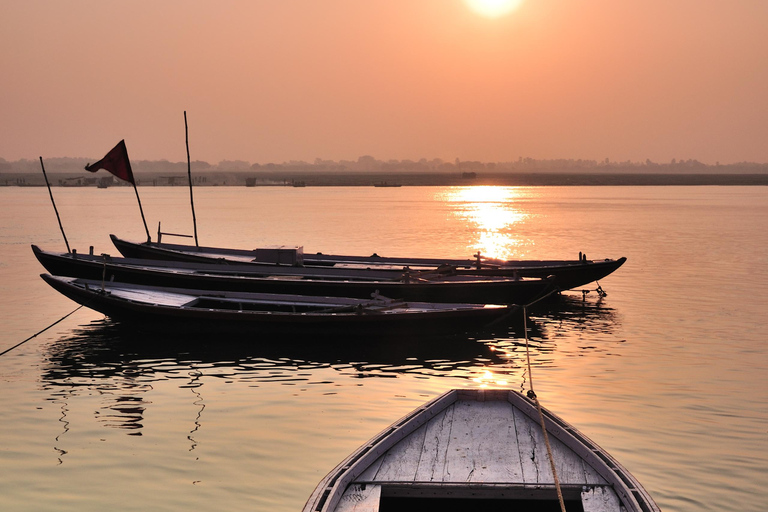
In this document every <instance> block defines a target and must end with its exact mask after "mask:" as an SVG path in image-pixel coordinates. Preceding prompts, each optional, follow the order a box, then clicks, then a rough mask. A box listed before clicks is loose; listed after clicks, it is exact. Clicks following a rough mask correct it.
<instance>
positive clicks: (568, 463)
mask: <svg viewBox="0 0 768 512" xmlns="http://www.w3.org/2000/svg"><path fill="white" fill-rule="evenodd" d="M544 421H545V424H546V428H547V433H548V434H549V438H550V443H551V445H552V450H553V453H554V459H555V463H556V467H557V472H558V477H559V480H560V483H561V487H562V491H563V496H564V499H565V501H566V506H567V507H568V508H569V509H576V510H578V509H583V510H584V511H586V512H598V511H599V512H657V511H659V508H658V506H657V505H656V504H655V503H654V501H653V499H652V498H651V497H650V495H649V494H648V493H647V492H646V491H645V490H644V489H643V487H642V486H641V485H640V483H639V482H638V481H637V480H636V479H635V478H634V477H633V476H632V475H631V474H630V473H629V472H628V471H627V470H626V469H624V468H623V467H622V466H621V464H619V463H618V462H617V461H616V460H615V459H614V458H613V457H611V456H610V455H609V454H608V453H606V452H605V451H604V450H603V449H601V448H600V447H599V446H597V445H596V444H595V443H594V442H592V441H590V440H589V439H588V438H587V437H586V436H584V435H583V434H581V433H580V432H579V431H577V430H576V429H575V428H574V427H572V426H571V425H569V424H568V423H566V422H565V421H563V420H561V419H560V418H558V417H557V416H555V415H554V414H552V413H550V412H548V411H546V410H545V411H544ZM448 500H450V501H448ZM459 501H461V502H464V503H463V505H464V508H463V509H469V508H470V506H471V507H472V508H479V509H481V510H484V511H496V510H517V511H520V510H523V511H526V510H559V506H557V505H555V508H552V504H553V503H556V502H557V494H556V488H555V484H554V478H553V475H552V471H551V470H550V466H549V461H548V458H547V452H546V448H545V443H544V439H543V434H542V431H541V426H540V422H539V416H538V412H537V410H536V407H535V405H534V404H533V403H532V402H531V401H530V400H528V399H527V398H525V397H523V396H522V395H520V394H519V393H517V392H514V391H508V390H452V391H449V392H447V393H445V394H444V395H442V396H440V397H438V398H436V399H435V400H433V401H431V402H429V403H427V404H426V405H424V406H422V407H420V408H418V409H416V410H415V411H413V412H411V413H410V414H408V415H407V416H405V417H404V418H402V419H400V420H399V421H397V422H396V423H394V424H393V425H392V426H390V427H388V428H387V429H385V430H384V431H383V432H381V433H380V434H379V435H377V436H376V437H374V438H373V439H372V440H371V441H369V442H368V443H366V444H364V445H363V446H362V447H360V448H359V449H358V450H356V451H355V452H354V453H352V455H350V456H349V457H347V458H346V459H345V460H344V461H342V462H341V463H340V464H339V465H338V466H337V467H336V468H335V469H334V470H333V471H331V472H330V473H329V474H328V475H327V476H326V477H325V478H324V479H323V480H322V481H321V482H320V484H319V485H318V486H317V488H316V489H315V491H314V492H313V493H312V495H311V496H310V498H309V500H308V501H307V503H306V505H305V506H304V509H303V511H304V512H351V511H365V512H376V511H386V510H398V511H401V512H402V511H408V510H445V509H446V508H447V507H446V505H450V510H458V509H459V508H460V506H461V505H462V503H458V502H459ZM569 503H570V506H569Z"/></svg>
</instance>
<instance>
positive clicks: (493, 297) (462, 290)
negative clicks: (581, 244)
mask: <svg viewBox="0 0 768 512" xmlns="http://www.w3.org/2000/svg"><path fill="white" fill-rule="evenodd" d="M32 249H33V252H34V254H35V256H36V257H37V259H38V261H40V263H41V264H42V265H43V267H45V269H46V270H47V271H48V272H50V273H51V274H53V275H60V276H68V277H80V278H85V279H99V280H100V279H103V280H105V281H116V282H124V283H134V284H142V285H153V286H167V287H176V288H191V289H201V290H225V291H240V292H262V293H283V294H298V295H316V296H329V297H354V298H361V299H367V298H370V297H371V295H372V294H375V293H378V294H381V295H384V296H386V297H389V298H393V299H404V300H410V301H419V302H456V303H474V304H518V305H527V304H530V303H532V302H534V301H536V300H538V299H541V298H542V297H545V296H546V295H547V294H548V293H550V292H552V291H553V290H554V289H555V286H554V283H553V282H552V281H551V280H541V279H533V280H514V279H511V278H504V277H488V278H484V279H483V278H478V279H474V278H470V277H469V276H448V277H446V278H445V279H436V280H433V281H420V280H417V279H414V282H403V281H399V280H393V279H391V280H386V281H385V280H365V279H362V278H359V277H358V278H355V279H339V278H337V277H334V276H333V275H330V276H327V277H325V278H321V277H322V275H318V276H315V277H314V278H313V277H306V276H305V275H302V274H299V273H297V274H293V275H269V272H270V270H269V269H265V270H264V272H265V273H262V271H258V270H255V269H253V267H243V268H242V269H241V270H242V271H237V272H234V273H214V272H215V271H216V270H217V269H218V270H220V269H221V267H220V266H216V265H210V264H207V265H206V264H200V265H201V266H199V267H195V266H194V265H187V266H185V267H184V268H181V267H179V268H174V267H172V266H171V267H152V266H151V265H150V264H151V262H144V264H143V265H139V264H137V263H138V262H137V260H131V263H122V262H120V261H119V260H120V259H119V258H107V257H99V256H89V255H73V254H57V253H50V252H46V251H42V250H40V249H39V248H38V247H36V246H33V247H32ZM288 268H289V269H290V270H292V271H293V270H296V269H295V268H293V267H288ZM288 268H286V270H287V269H288ZM249 269H250V270H249ZM328 270H330V269H328ZM308 272H311V271H309V270H308ZM343 272H344V271H342V273H343ZM323 273H327V272H325V269H323ZM363 274H364V275H365V273H363ZM381 274H383V273H371V276H372V277H373V276H376V275H381ZM310 275H311V274H310ZM350 275H351V274H350ZM395 275H398V276H399V275H401V273H397V274H395Z"/></svg>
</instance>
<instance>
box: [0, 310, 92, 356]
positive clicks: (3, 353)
mask: <svg viewBox="0 0 768 512" xmlns="http://www.w3.org/2000/svg"><path fill="white" fill-rule="evenodd" d="M82 307H83V306H78V307H76V308H75V309H73V310H72V311H70V312H69V313H67V314H66V315H64V316H63V317H61V318H59V319H58V320H56V321H55V322H53V323H52V324H51V325H49V326H48V327H46V328H45V329H43V330H41V331H39V332H36V333H35V334H33V335H32V336H30V337H29V338H27V339H25V340H24V341H22V342H21V343H17V344H16V345H14V346H12V347H11V348H9V349H6V350H4V351H2V352H0V356H4V355H5V354H7V353H8V352H10V351H11V350H13V349H15V348H17V347H20V346H22V345H23V344H25V343H26V342H28V341H29V340H31V339H33V338H36V337H37V336H39V335H41V334H43V333H44V332H45V331H47V330H48V329H50V328H51V327H53V326H54V325H56V324H58V323H59V322H61V321H63V320H65V319H66V318H67V317H69V316H71V315H72V314H73V313H75V312H76V311H77V310H78V309H80V308H82Z"/></svg>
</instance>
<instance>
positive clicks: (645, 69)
mask: <svg viewBox="0 0 768 512" xmlns="http://www.w3.org/2000/svg"><path fill="white" fill-rule="evenodd" d="M0 72H1V73H2V80H0V88H2V94H0V119H2V122H1V123H0V157H3V158H5V159H6V160H16V159H20V158H29V159H36V158H37V157H38V156H41V155H42V156H43V157H44V158H45V157H59V156H82V157H100V156H103V154H104V153H105V152H106V151H107V150H108V149H110V148H111V147H112V146H113V145H114V144H115V143H116V142H117V141H119V140H120V139H123V138H124V139H125V140H126V144H127V147H128V152H129V154H130V156H131V158H132V159H168V160H171V161H183V160H185V159H186V151H185V146H184V117H183V112H184V110H186V111H187V115H188V117H189V122H190V146H191V148H190V149H191V156H192V159H193V160H206V161H208V162H210V163H216V162H218V161H220V160H223V159H227V160H238V159H239V160H247V161H249V162H252V163H253V162H258V163H267V162H276V163H281V162H284V161H288V160H305V161H310V162H311V161H314V159H315V158H322V159H333V160H340V159H351V160H354V159H357V157H358V156H361V155H372V156H374V157H376V158H378V159H382V160H386V159H414V160H417V159H419V158H422V157H425V158H428V159H431V158H443V159H446V160H450V161H452V160H453V159H454V158H457V157H458V158H460V159H462V160H482V161H509V160H516V159H517V158H518V157H520V156H522V157H532V158H586V159H599V160H602V159H604V158H610V159H611V160H614V161H616V160H619V161H622V160H633V161H638V160H640V161H644V160H645V159H646V158H649V159H651V160H653V161H656V162H668V161H670V160H671V159H672V158H677V159H689V158H694V159H698V160H700V161H702V162H705V163H715V162H716V161H719V162H721V163H733V162H738V161H745V160H746V161H755V162H768V1H766V0H628V1H625V0H524V1H523V2H522V4H521V5H520V6H519V7H518V8H517V9H516V10H514V11H512V12H511V13H509V14H507V15H505V16H502V17H498V18H488V17H483V16H481V15H478V14H477V13H476V12H474V11H472V10H471V9H470V8H469V6H468V5H467V2H466V1H465V0H268V1H267V0H217V1H196V0H151V1H142V0H134V1H121V2H118V1H108V0H90V1H80V0H70V1H65V2H64V1H60V0H30V1H20V0H0Z"/></svg>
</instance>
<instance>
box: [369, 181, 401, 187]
mask: <svg viewBox="0 0 768 512" xmlns="http://www.w3.org/2000/svg"><path fill="white" fill-rule="evenodd" d="M373 186H374V187H402V185H401V184H400V183H391V182H389V181H377V182H376V183H374V184H373Z"/></svg>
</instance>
